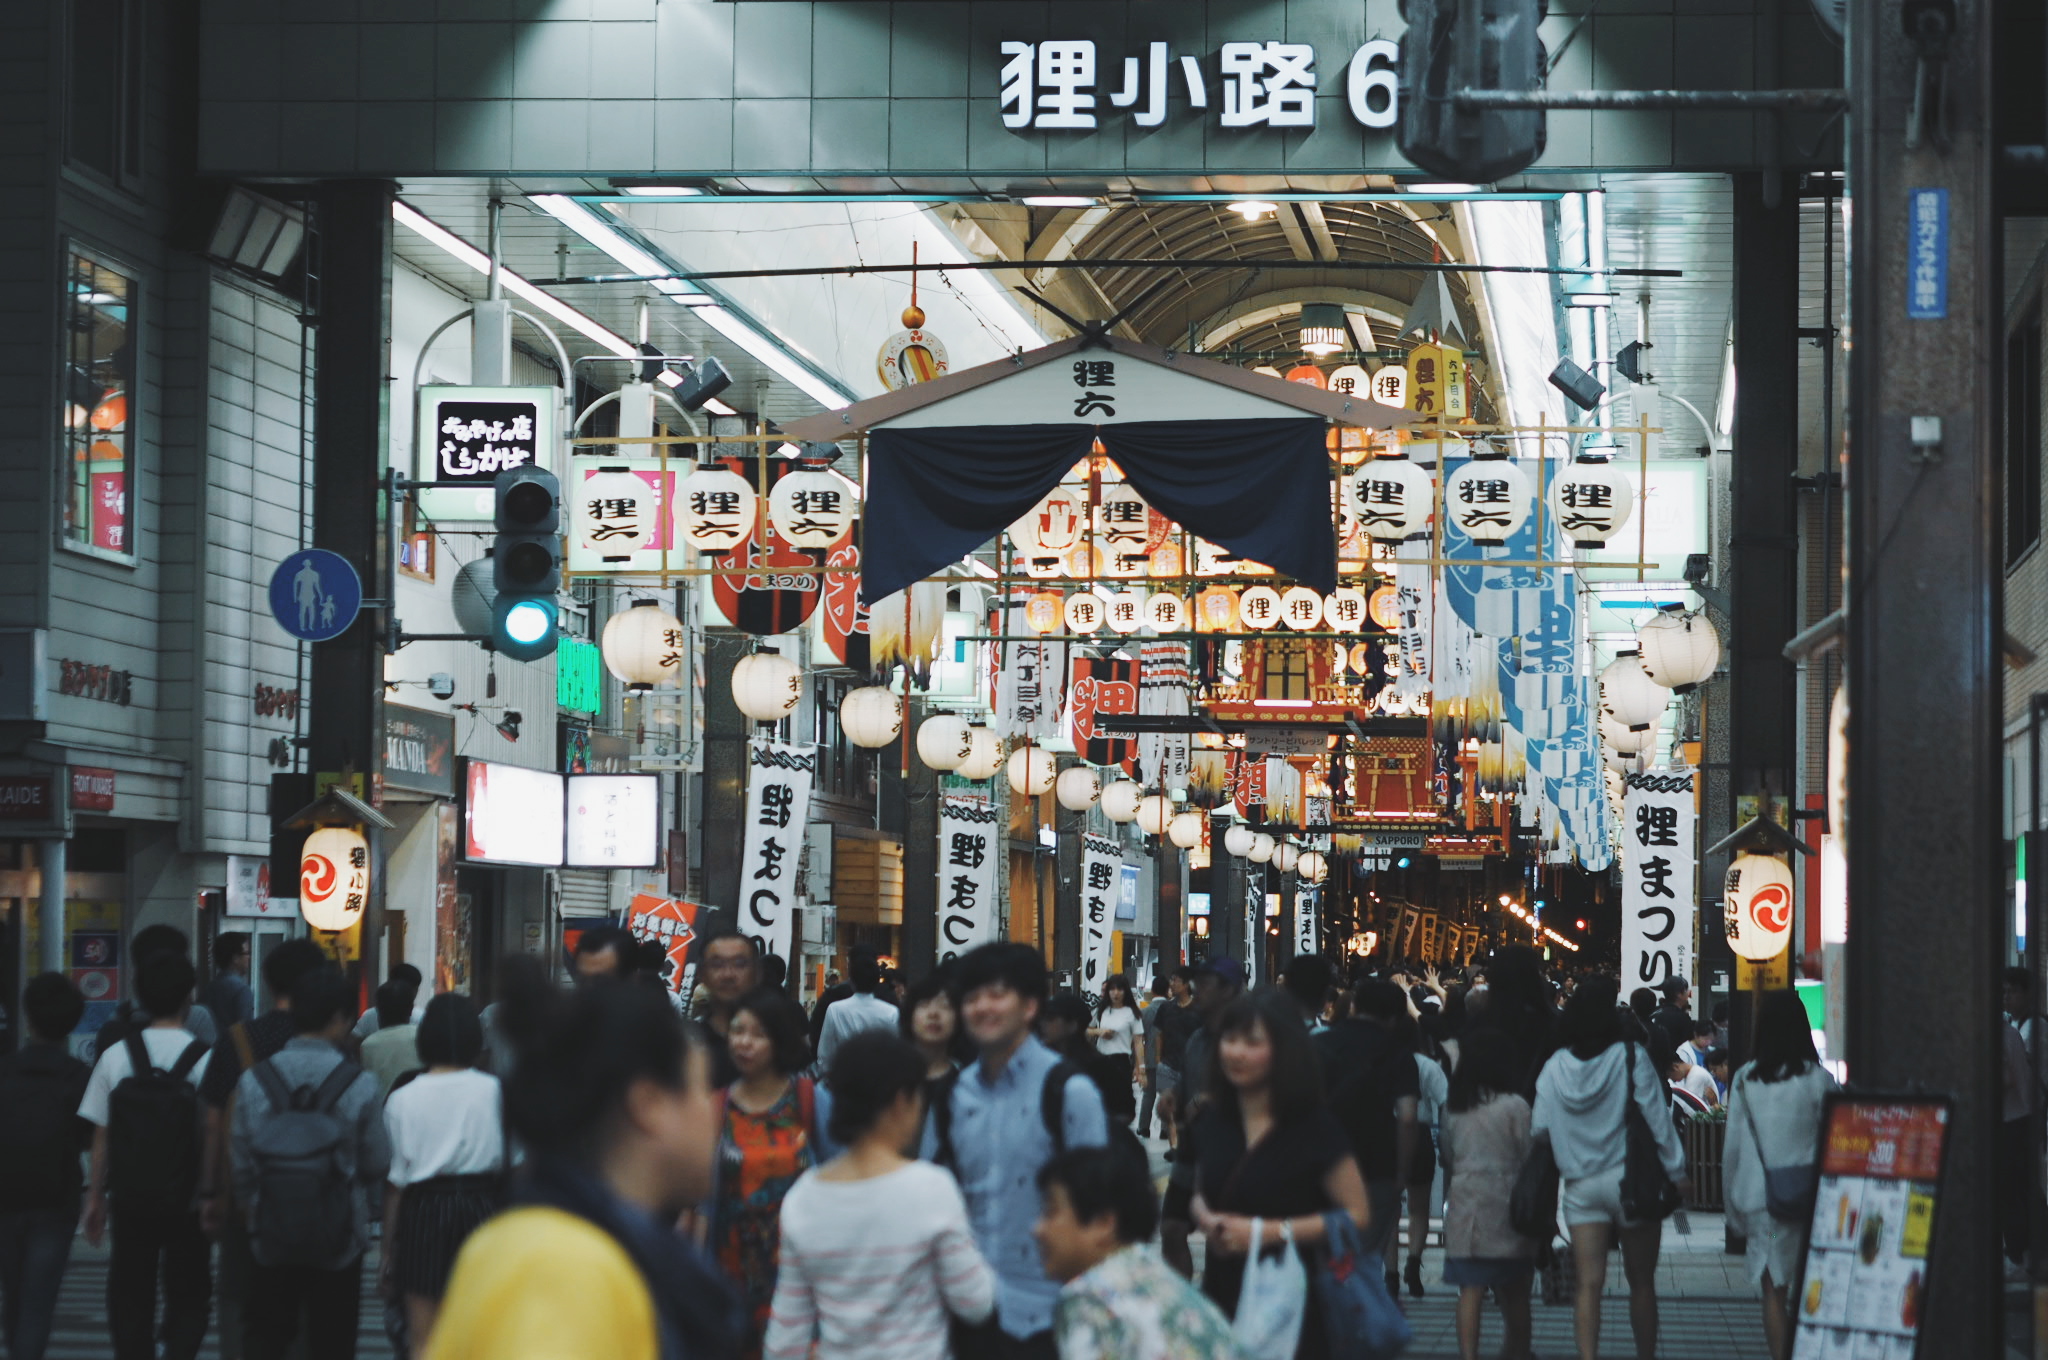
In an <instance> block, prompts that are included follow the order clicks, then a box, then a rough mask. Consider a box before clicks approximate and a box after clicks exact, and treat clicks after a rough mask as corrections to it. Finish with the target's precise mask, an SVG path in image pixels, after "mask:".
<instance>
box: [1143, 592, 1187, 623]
mask: <svg viewBox="0 0 2048 1360" xmlns="http://www.w3.org/2000/svg"><path fill="white" fill-rule="evenodd" d="M1187 625H1188V602H1187V601H1186V600H1183V599H1182V598H1181V597H1180V596H1178V595H1173V594H1169V593H1168V592H1166V591H1164V590H1162V591H1159V592H1158V593H1157V594H1154V595H1151V596H1148V597H1147V598H1146V600H1145V626H1146V627H1148V628H1150V629H1151V630H1152V631H1153V632H1155V633H1178V632H1181V631H1183V630H1184V629H1186V627H1187Z"/></svg>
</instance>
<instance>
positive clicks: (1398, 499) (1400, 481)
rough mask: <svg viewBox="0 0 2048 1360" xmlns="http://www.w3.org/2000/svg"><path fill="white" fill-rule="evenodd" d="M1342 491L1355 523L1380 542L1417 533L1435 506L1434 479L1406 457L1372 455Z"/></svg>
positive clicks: (1397, 540) (1405, 538)
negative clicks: (1355, 520)
mask: <svg viewBox="0 0 2048 1360" xmlns="http://www.w3.org/2000/svg"><path fill="white" fill-rule="evenodd" d="M1394 371H1395V372H1399V371H1400V370H1398V369H1395V370H1394ZM1380 372H1381V373H1385V372H1387V369H1381V370H1380ZM1395 404H1396V405H1399V403H1398V402H1397V403H1395ZM1345 494H1346V496H1348V497H1349V499H1350V501H1351V513H1352V514H1353V515H1355V516H1357V517H1358V527H1359V528H1361V529H1363V530H1365V532H1366V533H1367V534H1368V535H1370V536H1371V537H1372V538H1374V539H1376V540H1377V541H1379V542H1381V543H1406V542H1408V541H1409V540H1410V539H1412V538H1416V537H1418V536H1420V535H1421V534H1422V533H1423V532H1424V531H1425V530H1426V529H1427V528H1428V527H1429V517H1430V515H1431V514H1432V513H1434V512H1435V509H1436V504H1435V501H1436V482H1435V481H1434V479H1432V478H1431V477H1430V475H1429V474H1428V473H1427V472H1424V471H1423V470H1422V469H1421V468H1419V467H1417V466H1415V464H1413V463H1411V462H1409V461H1408V460H1407V459H1406V458H1375V459H1374V460H1373V461H1371V462H1370V463H1367V464H1365V465H1364V466H1363V467H1361V468H1359V469H1358V471H1357V472H1355V473H1353V474H1352V475H1351V479H1350V480H1349V481H1347V482H1346V483H1345Z"/></svg>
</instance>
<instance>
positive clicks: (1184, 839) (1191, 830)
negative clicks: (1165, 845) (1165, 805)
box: [1166, 808, 1208, 850]
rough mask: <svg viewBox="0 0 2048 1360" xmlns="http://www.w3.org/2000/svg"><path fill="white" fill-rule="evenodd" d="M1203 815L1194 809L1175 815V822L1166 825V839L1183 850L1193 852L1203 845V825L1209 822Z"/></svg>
mask: <svg viewBox="0 0 2048 1360" xmlns="http://www.w3.org/2000/svg"><path fill="white" fill-rule="evenodd" d="M1207 820H1208V819H1207V817H1205V816H1204V815H1203V814H1202V813H1200V812H1196V811H1195V810H1193V809H1192V808H1190V809H1189V810H1187V811H1185V812H1176V813H1174V814H1173V820H1172V821H1170V822H1168V823H1167V824H1166V839H1168V840H1170V841H1172V842H1173V843H1174V844H1175V845H1177V846H1179V847H1180V848H1181V849H1183V850H1192V849H1194V848H1195V847H1196V846H1198V845H1200V844H1201V843H1202V823H1203V822H1204V821H1207Z"/></svg>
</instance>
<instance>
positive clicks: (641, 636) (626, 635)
mask: <svg viewBox="0 0 2048 1360" xmlns="http://www.w3.org/2000/svg"><path fill="white" fill-rule="evenodd" d="M682 647H683V624H682V620H680V619H678V618H677V617H676V616H675V615H673V614H671V613H669V612H668V611H667V610H666V609H663V608H662V607H661V606H660V605H659V604H657V603H655V602H654V601H653V600H639V601H636V602H635V603H634V605H633V607H632V608H630V609H621V610H620V611H619V612H618V613H616V614H614V615H612V616H611V617H610V618H609V619H606V620H605V624H604V632H603V633H602V634H601V635H600V636H599V638H598V650H599V651H600V652H602V653H603V654H604V665H605V669H606V670H608V671H610V672H611V673H612V674H613V675H614V676H616V677H618V678H619V679H620V680H623V681H624V682H625V684H626V688H627V689H629V690H650V689H654V688H656V687H657V686H670V685H673V684H674V683H675V681H676V680H677V678H678V677H680V676H681V675H682V673H683V652H682Z"/></svg>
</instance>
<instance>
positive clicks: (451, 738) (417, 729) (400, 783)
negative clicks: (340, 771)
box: [382, 704, 455, 798]
mask: <svg viewBox="0 0 2048 1360" xmlns="http://www.w3.org/2000/svg"><path fill="white" fill-rule="evenodd" d="M382 774H383V777H384V787H385V788H387V789H409V790H411V791H412V792H414V793H430V794H433V795H434V796H435V797H437V798H453V797H454V796H455V719H454V718H453V717H452V716H451V715H449V714H446V713H429V712H427V711H426V710H425V709H419V708H407V707H405V706H404V705H402V704H386V705H384V768H383V770H382Z"/></svg>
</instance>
